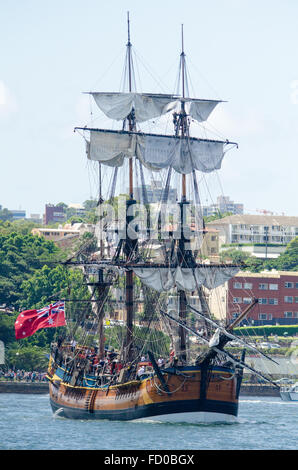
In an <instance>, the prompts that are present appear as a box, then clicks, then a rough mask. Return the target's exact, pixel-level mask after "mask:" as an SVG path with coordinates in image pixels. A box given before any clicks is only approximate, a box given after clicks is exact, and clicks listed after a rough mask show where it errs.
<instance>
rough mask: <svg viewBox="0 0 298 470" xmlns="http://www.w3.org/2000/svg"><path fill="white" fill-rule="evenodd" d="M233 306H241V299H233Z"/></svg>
mask: <svg viewBox="0 0 298 470" xmlns="http://www.w3.org/2000/svg"><path fill="white" fill-rule="evenodd" d="M233 304H242V298H241V297H233Z"/></svg>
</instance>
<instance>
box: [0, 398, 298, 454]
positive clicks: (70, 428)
mask: <svg viewBox="0 0 298 470" xmlns="http://www.w3.org/2000/svg"><path fill="white" fill-rule="evenodd" d="M0 413H1V418H0V449H1V450H109V451H110V450H130V449H134V450H140V449H143V450H186V449H192V450H297V449H298V441H297V423H298V402H283V401H282V400H281V399H280V398H279V397H242V398H241V399H240V405H239V415H238V419H237V421H236V423H233V424H210V425H207V424H205V425H192V424H186V423H179V424H172V423H171V424H170V423H169V424H165V423H163V424H162V423H158V422H151V421H150V420H147V421H141V422H117V421H114V422H109V421H87V420H78V421H76V420H68V419H64V418H59V417H55V416H54V415H53V413H52V410H51V408H50V404H49V396H48V395H34V394H32V395H31V394H13V393H9V394H6V393H2V394H0Z"/></svg>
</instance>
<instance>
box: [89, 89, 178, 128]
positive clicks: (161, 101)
mask: <svg viewBox="0 0 298 470" xmlns="http://www.w3.org/2000/svg"><path fill="white" fill-rule="evenodd" d="M91 94H92V96H93V98H94V100H95V102H96V104H97V106H98V107H99V108H100V110H101V111H102V112H103V113H104V114H105V115H106V116H107V117H109V118H111V119H115V120H116V121H123V120H124V119H125V118H126V117H127V116H128V115H129V114H130V113H131V111H132V109H134V114H135V119H136V121H138V122H143V121H148V120H149V119H153V118H155V117H159V116H162V115H163V114H166V113H167V112H169V111H171V110H172V109H173V108H174V107H175V106H176V102H177V98H175V97H174V96H173V95H162V94H156V95H154V94H149V93H91Z"/></svg>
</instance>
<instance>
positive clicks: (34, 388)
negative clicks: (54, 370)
mask: <svg viewBox="0 0 298 470" xmlns="http://www.w3.org/2000/svg"><path fill="white" fill-rule="evenodd" d="M0 393H26V394H47V393H49V385H48V382H30V383H27V382H10V381H0ZM242 396H251V397H254V396H264V397H279V396H280V395H279V389H277V388H275V387H273V386H272V385H264V384H262V385H256V384H243V385H242V386H241V390H240V397H242Z"/></svg>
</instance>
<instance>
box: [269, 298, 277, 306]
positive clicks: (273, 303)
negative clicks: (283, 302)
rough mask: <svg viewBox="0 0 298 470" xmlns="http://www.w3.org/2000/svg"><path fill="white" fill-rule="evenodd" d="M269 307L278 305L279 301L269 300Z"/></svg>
mask: <svg viewBox="0 0 298 470" xmlns="http://www.w3.org/2000/svg"><path fill="white" fill-rule="evenodd" d="M269 305H278V299H269Z"/></svg>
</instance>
